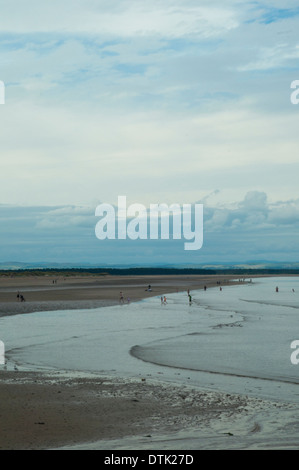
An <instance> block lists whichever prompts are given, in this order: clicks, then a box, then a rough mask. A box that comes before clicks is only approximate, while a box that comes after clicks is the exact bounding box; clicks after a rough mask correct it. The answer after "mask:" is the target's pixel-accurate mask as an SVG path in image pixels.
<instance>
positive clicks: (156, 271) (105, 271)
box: [0, 268, 299, 276]
mask: <svg viewBox="0 0 299 470" xmlns="http://www.w3.org/2000/svg"><path fill="white" fill-rule="evenodd" d="M46 274H50V275H58V274H62V275H64V276H70V275H75V274H80V275H84V274H86V275H88V274H97V275H101V276H105V275H111V276H129V275H134V276H138V275H139V276H159V275H160V276H163V275H167V276H171V275H174V276H175V275H184V274H186V275H201V274H202V275H225V274H228V275H237V276H245V275H246V276H254V275H271V274H272V275H277V274H278V275H286V274H289V275H290V274H299V269H291V268H290V269H286V268H272V269H271V268H226V269H209V268H59V269H57V268H38V269H37V268H32V269H30V268H26V269H18V270H12V269H11V270H6V269H3V270H0V275H2V276H12V275H13V276H24V275H29V276H42V275H46Z"/></svg>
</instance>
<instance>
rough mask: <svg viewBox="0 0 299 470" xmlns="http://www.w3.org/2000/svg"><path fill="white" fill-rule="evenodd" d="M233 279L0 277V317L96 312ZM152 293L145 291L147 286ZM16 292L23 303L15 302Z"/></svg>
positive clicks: (206, 277)
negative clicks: (121, 304) (49, 312)
mask: <svg viewBox="0 0 299 470" xmlns="http://www.w3.org/2000/svg"><path fill="white" fill-rule="evenodd" d="M234 278H235V277H233V276H231V275H221V276H214V275H210V276H206V275H205V276H201V275H194V276H191V275H190V276H189V275H185V276H177V275H173V276H110V275H107V276H102V275H93V274H91V275H87V276H86V275H85V276H79V275H78V276H75V275H74V276H69V277H65V276H64V275H58V276H53V275H43V276H25V275H24V276H20V277H19V276H17V277H7V276H2V277H0V316H5V315H15V314H21V313H31V312H43V311H53V310H74V309H89V308H98V307H104V306H109V305H116V304H118V303H119V298H120V292H121V291H122V292H123V295H124V301H125V302H128V299H130V302H134V301H138V300H141V299H144V298H148V297H152V296H161V295H165V294H167V293H172V292H181V291H187V290H188V289H190V290H191V291H192V290H197V289H202V288H203V287H204V286H207V288H209V287H212V286H216V285H217V282H220V283H221V284H222V285H228V284H229V283H230V282H231V281H232V280H233V279H234ZM149 285H150V286H151V288H152V290H151V291H148V290H147V289H148V286H149ZM18 292H20V294H22V295H23V296H24V298H25V302H20V301H19V300H18V299H17V294H18Z"/></svg>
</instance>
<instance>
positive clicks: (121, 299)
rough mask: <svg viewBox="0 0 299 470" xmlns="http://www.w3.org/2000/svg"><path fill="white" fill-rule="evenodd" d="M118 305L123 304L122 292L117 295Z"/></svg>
mask: <svg viewBox="0 0 299 470" xmlns="http://www.w3.org/2000/svg"><path fill="white" fill-rule="evenodd" d="M119 303H120V304H123V303H124V294H123V293H122V292H120V293H119Z"/></svg>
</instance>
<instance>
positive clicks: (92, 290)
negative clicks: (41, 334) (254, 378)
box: [0, 276, 299, 450]
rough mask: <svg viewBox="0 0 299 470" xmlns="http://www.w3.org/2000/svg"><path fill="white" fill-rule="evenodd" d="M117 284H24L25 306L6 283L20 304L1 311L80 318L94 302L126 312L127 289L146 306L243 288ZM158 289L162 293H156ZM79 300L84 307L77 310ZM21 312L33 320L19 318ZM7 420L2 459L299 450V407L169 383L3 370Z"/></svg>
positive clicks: (0, 389)
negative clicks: (7, 455) (174, 295)
mask: <svg viewBox="0 0 299 470" xmlns="http://www.w3.org/2000/svg"><path fill="white" fill-rule="evenodd" d="M257 277H261V276H257ZM262 277H269V276H262ZM275 277H276V276H275ZM113 279H114V278H111V277H109V279H108V278H106V279H102V284H100V282H99V281H100V280H98V279H88V280H86V279H85V280H84V281H82V278H74V279H72V280H69V279H68V282H67V283H66V282H65V284H62V280H60V281H58V285H57V286H56V284H55V285H54V284H53V286H54V289H53V290H52V289H51V285H50V288H49V281H50V283H51V282H52V281H53V280H52V279H43V280H40V282H39V283H37V282H36V280H35V279H30V280H28V279H23V283H21V284H22V285H20V283H19V285H18V287H21V288H22V289H24V290H25V289H28V290H27V291H26V292H27V293H28V298H29V299H31V300H30V301H29V302H28V301H26V302H24V303H22V302H19V303H17V302H15V301H14V300H12V298H13V297H14V294H15V292H14V289H15V283H12V282H11V280H10V281H9V282H8V283H7V284H6V285H5V286H4V285H3V284H4V283H3V282H1V283H0V300H1V299H3V298H6V299H7V296H11V301H8V302H7V303H6V305H4V302H2V303H0V306H1V309H2V315H1V313H0V316H3V315H7V314H8V313H7V311H5V308H7V305H8V306H11V308H12V310H11V315H15V314H17V313H26V311H25V307H26V308H28V313H30V311H34V310H32V309H33V307H39V306H46V305H48V307H49V308H48V310H55V308H53V307H55V306H57V305H61V307H64V308H61V309H62V310H63V309H66V308H69V306H70V305H71V304H72V303H73V305H75V306H77V308H88V307H87V305H88V302H89V305H90V306H91V305H94V304H96V303H101V304H102V306H105V305H106V303H109V302H110V303H112V304H113V305H115V304H117V305H118V304H119V301H118V298H119V297H118V296H119V291H120V289H122V290H123V292H124V294H125V295H126V293H127V292H129V293H130V294H131V293H133V294H134V295H135V297H134V298H132V301H133V302H134V301H136V302H137V301H139V300H142V299H144V298H148V297H153V296H159V295H160V294H162V293H163V294H167V293H170V290H171V292H177V291H187V289H188V288H189V289H190V291H192V290H195V289H196V290H198V289H202V288H203V286H204V285H207V288H210V287H214V286H217V285H218V283H219V282H221V285H222V286H225V285H236V286H237V285H238V284H239V282H238V280H237V281H236V280H235V279H236V277H235V276H229V278H228V277H227V276H225V277H223V278H219V276H210V277H209V278H207V277H206V276H194V277H190V276H178V277H177V278H176V279H175V280H174V279H173V278H172V277H171V278H170V279H169V276H165V277H163V276H159V279H157V277H148V276H146V277H142V278H141V277H140V276H137V277H132V278H130V279H128V278H127V277H126V278H118V279H115V284H114V285H112V286H111V284H112V280H113ZM252 279H253V277H252ZM1 281H2V280H1ZM14 281H15V280H14ZM29 281H30V282H29ZM103 281H104V282H103ZM137 281H138V282H137ZM150 282H151V285H152V291H151V292H147V291H146V290H145V288H146V287H147V285H148V284H149V283H150ZM60 283H61V284H60ZM37 284H38V285H37ZM240 284H244V281H243V280H242V281H241V282H240ZM224 288H225V287H224ZM5 289H6V290H8V292H4V291H5ZM34 289H35V290H34ZM69 295H72V296H74V297H75V300H72V301H70V300H69V298H68V296H69ZM5 296H6V297H5ZM31 296H32V298H31ZM55 296H58V297H59V296H64V298H61V297H60V298H59V299H57V298H56V297H55ZM89 296H90V297H92V298H91V299H88V297H89ZM95 296H98V297H101V298H100V299H98V298H95ZM115 297H116V299H115ZM49 298H51V299H52V300H47V299H49ZM15 304H17V306H20V307H21V308H22V309H23V311H21V310H20V311H18V312H17V311H16V309H15V307H16V305H15ZM83 305H85V306H84V307H83ZM90 308H95V307H90ZM38 311H40V310H38ZM43 311H46V310H43ZM12 410H13V413H12ZM0 415H1V417H2V422H3V426H1V429H0V449H7V450H8V449H11V450H22V449H28V450H38V449H58V450H59V449H61V450H63V449H86V450H87V449H99V450H107V449H109V450H118V449H119V450H121V449H128V450H132V449H136V450H140V449H144V450H145V449H174V450H175V449H181V450H189V449H215V450H216V449H217V450H221V449H255V448H258V449H281V448H283V449H286V448H288V449H296V448H298V445H299V437H298V436H299V410H298V406H297V404H294V403H284V402H283V401H281V402H277V401H275V400H271V399H269V400H267V399H261V398H254V397H249V396H247V395H245V394H234V393H230V392H224V391H213V390H207V389H205V388H204V387H203V388H200V386H195V385H194V386H193V385H191V384H189V385H188V384H185V383H182V384H178V383H175V382H171V381H163V377H162V376H159V377H157V378H154V377H146V376H141V375H140V374H139V376H138V375H137V376H136V377H133V378H132V377H126V378H124V377H121V376H120V375H118V376H109V375H107V373H106V374H105V375H104V376H102V375H101V373H96V372H95V373H92V372H91V373H88V374H87V373H84V372H80V371H77V372H70V371H68V372H64V371H58V370H57V371H55V370H54V371H53V370H52V371H50V370H42V371H37V372H32V371H28V372H25V371H22V372H21V371H7V370H3V369H1V368H0ZM290 423H291V424H292V426H291V428H290Z"/></svg>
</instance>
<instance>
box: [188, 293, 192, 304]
mask: <svg viewBox="0 0 299 470" xmlns="http://www.w3.org/2000/svg"><path fill="white" fill-rule="evenodd" d="M189 305H192V297H191V295H190V294H189Z"/></svg>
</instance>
